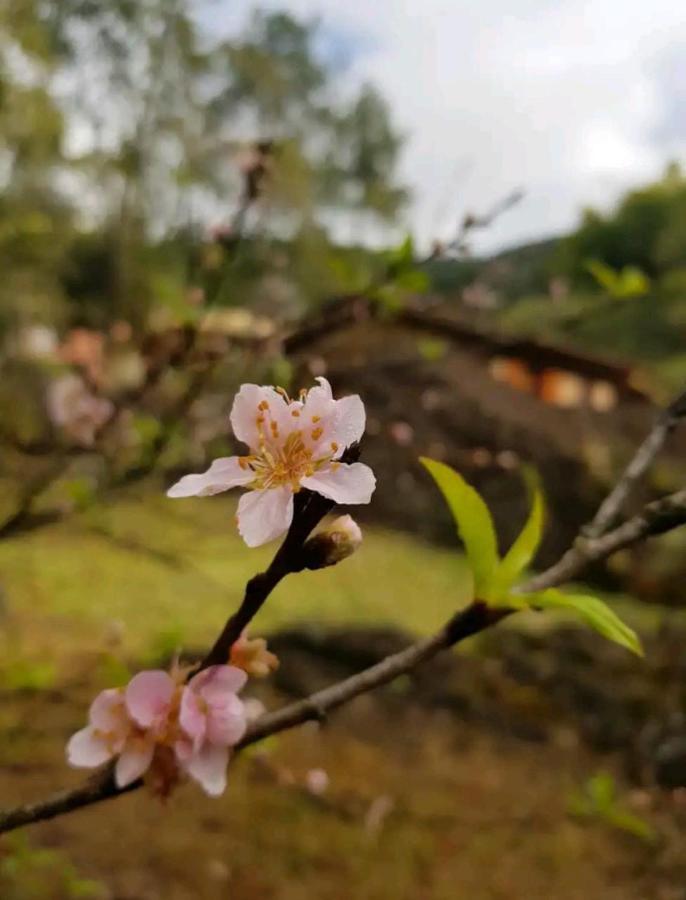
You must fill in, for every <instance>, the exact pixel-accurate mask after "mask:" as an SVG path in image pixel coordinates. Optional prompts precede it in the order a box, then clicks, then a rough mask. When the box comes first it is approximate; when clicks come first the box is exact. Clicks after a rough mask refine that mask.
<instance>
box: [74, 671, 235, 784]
mask: <svg viewBox="0 0 686 900" xmlns="http://www.w3.org/2000/svg"><path fill="white" fill-rule="evenodd" d="M246 679H247V676H246V674H245V672H243V671H241V670H240V669H237V668H236V667H234V666H211V667H210V668H208V669H205V670H203V671H202V672H199V673H198V674H197V675H195V676H194V677H193V678H192V679H191V680H190V682H189V683H188V684H187V685H184V684H183V683H182V672H181V671H180V670H177V671H175V672H174V673H173V675H170V674H168V673H167V672H163V671H161V670H151V671H147V672H140V673H139V674H138V675H135V676H134V677H133V678H132V679H131V681H130V682H129V683H128V685H127V686H126V687H125V688H114V689H109V690H106V691H102V692H101V693H100V694H98V696H97V697H96V698H95V700H94V701H93V703H92V704H91V708H90V712H89V720H88V725H87V726H86V727H85V728H82V729H81V731H77V733H76V734H75V735H73V736H72V738H71V739H70V741H69V743H68V745H67V759H68V761H69V763H70V765H72V766H76V767H79V768H97V767H98V766H102V765H104V764H105V763H106V762H109V761H110V760H112V759H115V758H116V764H115V769H114V775H115V781H116V784H117V786H118V787H120V788H123V787H126V786H127V785H128V784H131V783H133V782H134V781H136V779H138V778H141V777H142V776H143V775H144V774H146V773H147V772H148V771H149V770H150V775H149V778H150V781H151V784H152V785H153V787H154V789H156V790H157V793H159V794H161V795H162V796H166V795H167V794H168V793H169V791H170V790H171V788H172V787H173V786H174V785H175V784H176V782H177V781H178V780H179V775H180V774H182V773H186V774H188V775H190V776H191V778H194V779H195V780H196V781H197V782H199V783H200V784H201V785H202V787H203V788H204V790H205V791H206V792H207V793H208V794H210V795H213V796H216V795H218V794H221V793H222V792H223V791H224V788H225V787H226V768H227V765H228V761H229V748H230V747H232V746H234V745H235V744H237V743H238V741H240V739H241V738H242V737H243V735H244V734H245V730H246V727H247V721H248V719H247V713H246V709H245V706H244V704H243V702H242V701H241V700H239V699H238V697H237V696H236V694H237V692H238V691H240V690H241V688H242V687H243V685H244V684H245V681H246Z"/></svg>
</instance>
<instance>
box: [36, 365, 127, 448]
mask: <svg viewBox="0 0 686 900" xmlns="http://www.w3.org/2000/svg"><path fill="white" fill-rule="evenodd" d="M46 405H47V409H48V415H49V416H50V419H51V421H52V422H53V424H55V425H57V426H58V427H59V428H62V429H63V430H64V432H65V433H66V434H67V435H68V436H69V437H70V438H71V439H72V440H73V441H75V442H76V443H77V444H81V445H82V446H84V447H92V446H93V444H94V442H95V437H96V434H97V433H98V431H99V430H100V428H102V426H103V425H104V424H105V422H107V421H108V420H109V419H110V417H111V416H112V413H113V412H114V405H113V404H112V403H111V401H110V400H107V399H106V398H105V397H96V396H95V394H93V393H91V391H90V390H89V389H88V387H87V385H86V383H85V382H84V381H83V379H81V378H80V377H79V376H78V375H73V374H72V375H62V376H61V377H60V378H57V379H56V380H55V381H53V382H52V383H51V384H50V385H49V386H48V390H47V397H46Z"/></svg>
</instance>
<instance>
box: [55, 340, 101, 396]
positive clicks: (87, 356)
mask: <svg viewBox="0 0 686 900" xmlns="http://www.w3.org/2000/svg"><path fill="white" fill-rule="evenodd" d="M104 352H105V336H104V334H102V332H100V331H93V330H92V329H90V328H74V329H72V330H71V331H70V332H69V334H68V335H67V336H66V338H65V339H64V341H63V342H62V345H61V346H60V348H59V353H60V357H61V358H62V359H63V360H64V361H65V362H66V363H69V364H70V365H73V366H79V367H80V368H81V369H83V370H84V372H86V374H87V375H88V377H89V378H90V379H91V381H93V382H95V383H96V384H97V383H98V382H99V381H100V376H101V375H102V364H103V360H104Z"/></svg>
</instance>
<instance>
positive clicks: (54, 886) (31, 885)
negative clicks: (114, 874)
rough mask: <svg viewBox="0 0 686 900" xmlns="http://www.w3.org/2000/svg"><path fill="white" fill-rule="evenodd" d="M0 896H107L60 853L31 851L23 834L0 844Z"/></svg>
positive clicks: (15, 899) (21, 899) (59, 899)
mask: <svg viewBox="0 0 686 900" xmlns="http://www.w3.org/2000/svg"><path fill="white" fill-rule="evenodd" d="M0 893H1V894H2V897H3V900H28V898H32V897H35V898H38V897H51V898H54V900H98V898H105V897H106V896H108V895H109V893H108V891H107V890H106V889H105V887H104V885H102V884H100V883H98V882H97V881H94V880H92V879H89V878H84V877H83V876H82V875H81V874H80V873H79V872H78V871H77V869H76V868H75V867H74V865H73V864H72V863H71V862H69V860H68V859H67V858H66V857H65V856H64V854H63V853H61V852H60V851H59V850H49V849H47V848H43V847H34V846H33V845H32V844H31V843H29V841H28V839H27V838H26V837H25V836H24V835H23V834H16V835H14V834H13V835H9V836H7V837H5V838H3V841H2V843H1V844H0Z"/></svg>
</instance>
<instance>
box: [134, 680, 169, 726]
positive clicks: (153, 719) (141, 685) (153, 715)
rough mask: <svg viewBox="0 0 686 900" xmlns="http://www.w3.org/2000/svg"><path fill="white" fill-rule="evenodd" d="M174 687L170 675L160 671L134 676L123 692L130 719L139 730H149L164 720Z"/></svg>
mask: <svg viewBox="0 0 686 900" xmlns="http://www.w3.org/2000/svg"><path fill="white" fill-rule="evenodd" d="M174 687H175V686H174V681H173V679H172V677H171V675H169V673H168V672H164V671H162V669H153V670H151V671H148V672H139V673H138V675H134V677H133V678H132V679H131V681H130V682H129V683H128V685H127V687H126V691H125V697H126V708H127V710H128V713H129V715H130V716H131V718H132V719H133V720H134V721H135V722H136V723H137V724H138V725H140V726H141V728H150V727H151V726H152V725H155V724H157V723H159V722H160V721H161V720H163V719H165V718H166V716H167V713H168V711H169V704H170V703H171V699H172V695H173V693H174Z"/></svg>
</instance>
